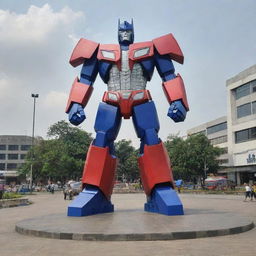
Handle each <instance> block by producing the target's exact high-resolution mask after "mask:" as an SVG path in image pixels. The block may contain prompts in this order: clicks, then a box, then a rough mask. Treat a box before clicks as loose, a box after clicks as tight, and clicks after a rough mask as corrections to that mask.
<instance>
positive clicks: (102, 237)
mask: <svg viewBox="0 0 256 256" xmlns="http://www.w3.org/2000/svg"><path fill="white" fill-rule="evenodd" d="M254 227H255V225H254V223H253V222H251V223H249V224H247V225H244V226H238V227H233V228H226V229H219V230H217V229H216V230H204V231H184V232H167V233H136V234H133V233H130V234H97V233H95V234H93V233H91V234H80V233H62V232H50V231H46V230H33V229H26V228H24V227H22V225H19V223H18V224H16V226H15V230H16V232H18V233H20V234H23V235H29V236H36V237H44V238H52V239H64V240H85V241H157V240H180V239H196V238H204V237H216V236H226V235H234V234H239V233H243V232H246V231H249V230H251V229H253V228H254Z"/></svg>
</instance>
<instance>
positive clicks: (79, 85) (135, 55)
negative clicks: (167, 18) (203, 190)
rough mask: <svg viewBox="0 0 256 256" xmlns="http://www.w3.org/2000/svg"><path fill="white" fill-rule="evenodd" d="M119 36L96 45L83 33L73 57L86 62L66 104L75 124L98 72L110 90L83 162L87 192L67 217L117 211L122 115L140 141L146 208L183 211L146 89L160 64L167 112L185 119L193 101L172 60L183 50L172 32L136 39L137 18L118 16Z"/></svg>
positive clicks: (81, 116) (167, 212)
mask: <svg viewBox="0 0 256 256" xmlns="http://www.w3.org/2000/svg"><path fill="white" fill-rule="evenodd" d="M118 40H119V44H98V43H96V42H93V41H90V40H87V39H84V38H82V39H80V41H79V42H78V43H77V45H76V47H75V48H74V50H73V53H72V56H71V58H70V64H71V65H72V66H74V67H76V66H79V65H81V64H83V67H82V70H81V75H80V79H78V78H76V79H75V81H74V83H73V85H72V89H71V92H70V96H69V100H68V104H67V108H66V113H68V115H69V121H70V122H71V123H72V124H74V125H79V124H80V123H82V122H83V121H84V119H85V113H84V107H85V106H86V104H87V102H88V100H89V98H90V96H91V93H92V91H93V83H94V81H95V79H96V77H97V74H98V73H99V75H100V77H101V78H102V80H103V81H104V83H106V84H107V88H108V90H107V91H106V92H105V93H104V95H103V99H102V102H101V103H100V104H99V108H98V112H97V116H96V121H95V126H94V128H95V131H96V138H95V139H94V141H93V142H92V144H91V146H90V148H89V150H88V154H87V158H86V163H85V166H84V171H83V177H82V183H83V191H82V192H81V193H80V194H79V195H78V196H77V197H76V198H75V199H74V200H73V201H72V202H71V204H70V205H69V207H68V216H87V215H92V214H97V213H106V212H113V211H114V206H113V204H112V203H111V201H110V197H111V194H112V190H113V186H114V180H115V169H116V164H117V159H116V157H115V156H114V141H115V139H116V137H117V134H118V131H119V128H120V125H121V121H122V117H123V118H125V119H129V118H130V117H132V120H133V124H134V127H135V130H136V133H137V136H138V137H139V138H140V141H141V146H140V156H139V159H138V162H139V168H140V174H141V179H142V184H143V188H144V191H145V193H146V195H147V202H146V203H145V206H144V209H145V211H149V212H155V213H160V214H165V215H183V214H184V213H183V206H182V203H181V201H180V199H179V197H178V195H177V194H176V191H175V190H174V180H173V176H172V171H171V167H170V161H169V157H168V155H167V152H166V149H165V147H164V145H163V143H162V142H161V140H160V139H159V137H158V131H159V121H158V117H157V112H156V108H155V105H154V102H153V100H152V98H151V95H150V92H149V91H148V90H146V84H147V82H148V81H150V80H151V77H152V75H153V71H154V68H155V67H156V69H157V71H158V73H159V75H160V77H161V78H162V81H163V83H162V86H163V90H164V92H165V95H166V97H167V100H168V101H169V103H170V108H169V111H168V116H169V117H170V118H171V119H173V120H174V122H181V121H184V119H185V117H186V112H187V111H188V110H189V106H188V103H187V99H186V92H185V89H184V84H183V80H182V78H181V76H180V75H179V74H178V75H175V70H174V66H173V63H172V60H174V61H177V62H179V63H181V64H182V63H183V59H184V57H183V54H182V51H181V49H180V47H179V45H178V43H177V42H176V40H175V38H174V37H173V35H172V34H167V35H165V36H162V37H158V38H156V39H154V40H152V41H147V42H142V43H133V41H134V28H133V21H132V22H131V23H129V22H127V21H124V22H122V23H120V20H119V24H118Z"/></svg>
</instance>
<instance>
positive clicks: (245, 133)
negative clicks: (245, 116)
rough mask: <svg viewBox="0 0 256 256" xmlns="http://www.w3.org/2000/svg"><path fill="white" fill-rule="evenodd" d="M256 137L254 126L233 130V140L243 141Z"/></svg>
mask: <svg viewBox="0 0 256 256" xmlns="http://www.w3.org/2000/svg"><path fill="white" fill-rule="evenodd" d="M255 139H256V127H253V128H249V129H245V130H241V131H237V132H235V142H236V143H240V142H245V141H249V140H255Z"/></svg>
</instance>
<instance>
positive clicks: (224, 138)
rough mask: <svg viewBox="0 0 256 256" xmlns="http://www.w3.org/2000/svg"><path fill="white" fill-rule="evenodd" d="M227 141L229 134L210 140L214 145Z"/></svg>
mask: <svg viewBox="0 0 256 256" xmlns="http://www.w3.org/2000/svg"><path fill="white" fill-rule="evenodd" d="M227 141H228V136H226V135H225V136H221V137H218V138H214V139H211V140H210V142H211V144H212V145H217V144H221V143H224V142H227Z"/></svg>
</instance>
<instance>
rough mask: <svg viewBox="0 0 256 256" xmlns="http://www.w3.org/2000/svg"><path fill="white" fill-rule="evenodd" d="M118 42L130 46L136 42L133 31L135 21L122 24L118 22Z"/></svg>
mask: <svg viewBox="0 0 256 256" xmlns="http://www.w3.org/2000/svg"><path fill="white" fill-rule="evenodd" d="M118 41H119V44H121V45H129V44H132V43H133V41H134V29H133V19H132V22H131V23H129V22H128V21H126V20H125V21H124V22H122V23H121V22H120V19H119V20H118Z"/></svg>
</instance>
